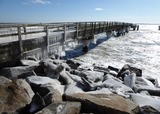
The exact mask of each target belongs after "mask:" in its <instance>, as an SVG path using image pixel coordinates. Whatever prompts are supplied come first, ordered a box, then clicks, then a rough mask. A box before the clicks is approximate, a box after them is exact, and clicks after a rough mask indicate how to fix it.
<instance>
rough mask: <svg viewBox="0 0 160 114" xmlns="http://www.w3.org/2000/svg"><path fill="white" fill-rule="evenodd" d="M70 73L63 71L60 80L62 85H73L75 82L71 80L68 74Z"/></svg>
mask: <svg viewBox="0 0 160 114" xmlns="http://www.w3.org/2000/svg"><path fill="white" fill-rule="evenodd" d="M67 72H68V71H62V72H61V73H60V77H59V80H61V83H62V84H64V85H66V84H71V83H73V82H74V81H73V80H72V79H71V78H70V76H69V75H68V74H69V73H67Z"/></svg>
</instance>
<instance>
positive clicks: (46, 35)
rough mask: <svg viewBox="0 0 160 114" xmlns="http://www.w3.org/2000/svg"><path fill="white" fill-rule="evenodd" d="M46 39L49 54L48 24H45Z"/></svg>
mask: <svg viewBox="0 0 160 114" xmlns="http://www.w3.org/2000/svg"><path fill="white" fill-rule="evenodd" d="M46 40H47V53H48V54H49V30H48V26H46Z"/></svg>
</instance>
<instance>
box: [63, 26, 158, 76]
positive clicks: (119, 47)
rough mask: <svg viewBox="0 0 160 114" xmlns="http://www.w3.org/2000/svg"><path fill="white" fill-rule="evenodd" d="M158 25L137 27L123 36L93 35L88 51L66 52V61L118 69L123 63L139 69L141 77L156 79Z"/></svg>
mask: <svg viewBox="0 0 160 114" xmlns="http://www.w3.org/2000/svg"><path fill="white" fill-rule="evenodd" d="M158 27H159V25H140V26H139V30H138V31H137V30H136V31H133V30H132V29H131V30H130V31H129V33H126V35H124V36H119V37H114V36H113V37H111V38H107V36H106V33H102V34H98V35H96V36H95V40H96V44H94V43H90V45H89V51H88V52H87V53H83V52H82V47H77V48H76V49H74V50H68V51H66V58H67V59H70V58H75V59H79V60H81V61H84V62H85V63H89V64H96V65H99V66H105V67H108V66H112V67H116V68H119V69H121V68H122V67H123V66H124V65H125V64H129V65H131V66H134V67H137V68H140V69H142V75H143V76H144V77H146V78H147V77H149V78H150V77H152V78H157V77H160V31H158Z"/></svg>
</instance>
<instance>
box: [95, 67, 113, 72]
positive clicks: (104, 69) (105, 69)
mask: <svg viewBox="0 0 160 114" xmlns="http://www.w3.org/2000/svg"><path fill="white" fill-rule="evenodd" d="M94 71H98V72H103V73H105V74H107V73H109V71H110V70H109V69H108V68H105V67H102V66H94Z"/></svg>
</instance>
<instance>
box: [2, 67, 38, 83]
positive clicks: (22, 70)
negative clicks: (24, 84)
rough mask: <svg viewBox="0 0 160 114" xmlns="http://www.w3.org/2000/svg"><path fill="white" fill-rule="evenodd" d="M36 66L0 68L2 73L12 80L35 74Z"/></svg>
mask: <svg viewBox="0 0 160 114" xmlns="http://www.w3.org/2000/svg"><path fill="white" fill-rule="evenodd" d="M34 69H35V67H34V66H18V67H6V68H3V69H1V70H0V74H1V75H2V76H4V77H7V78H9V79H11V80H14V79H17V78H26V77H28V76H33V75H34V73H33V70H34Z"/></svg>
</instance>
